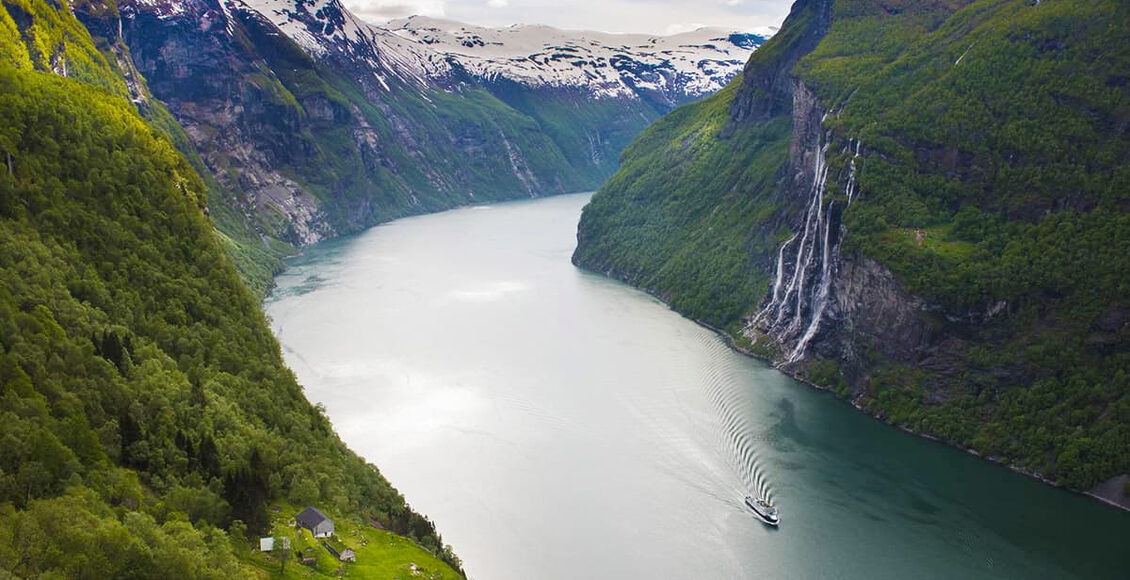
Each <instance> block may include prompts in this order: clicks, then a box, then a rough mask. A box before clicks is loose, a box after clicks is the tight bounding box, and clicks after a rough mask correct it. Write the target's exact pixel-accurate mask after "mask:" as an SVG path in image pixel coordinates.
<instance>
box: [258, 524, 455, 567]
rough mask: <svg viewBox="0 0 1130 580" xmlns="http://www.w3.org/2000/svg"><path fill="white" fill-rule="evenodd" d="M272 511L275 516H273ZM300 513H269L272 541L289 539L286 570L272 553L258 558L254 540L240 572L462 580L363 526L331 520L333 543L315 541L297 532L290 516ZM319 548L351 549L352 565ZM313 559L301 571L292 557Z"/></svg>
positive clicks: (405, 544)
mask: <svg viewBox="0 0 1130 580" xmlns="http://www.w3.org/2000/svg"><path fill="white" fill-rule="evenodd" d="M276 509H277V510H278V511H276ZM299 511H301V508H300V507H294V506H290V505H276V506H274V507H272V509H271V535H272V536H274V537H276V538H278V537H280V536H282V537H288V538H290V545H291V554H290V557H289V559H287V561H286V566H285V570H284V567H283V566H282V563H281V562H280V561H279V559H278V558H277V557H276V556H275V555H274V554H273V553H265V552H260V551H259V550H258V547H259V542H258V540H255V541H254V542H252V545H251V546H250V548H251V549H250V550H248V551H246V552H245V554H244V555H243V556H242V557H241V562H242V563H243V565H244V568H245V569H247V570H248V571H250V572H251V573H252V575H253V576H255V577H257V578H295V579H306V578H342V577H344V578H372V579H381V580H416V579H420V580H459V579H461V578H462V576H460V575H459V574H458V573H457V572H456V571H455V570H453V569H452V568H451V567H450V566H448V565H447V564H445V563H443V562H441V561H440V560H438V559H437V558H436V557H435V556H433V555H432V554H431V553H430V552H428V551H427V550H425V549H424V548H422V547H421V546H419V545H418V544H416V543H415V542H413V541H412V540H411V539H409V538H405V537H403V536H398V535H396V534H394V533H391V532H387V531H385V530H381V529H378V528H375V527H373V526H372V525H369V524H366V523H362V522H350V521H345V520H341V519H338V518H337V517H336V514H332V513H328V512H327V514H326V515H328V516H330V518H331V519H333V520H334V527H335V530H334V531H335V533H334V536H333V537H332V538H326V539H315V538H314V537H313V535H311V534H310V531H309V530H306V529H301V528H297V527H295V525H294V516H295V514H297V513H298V512H299ZM322 542H326V543H328V544H329V545H330V546H332V547H333V548H334V549H335V550H338V552H339V553H340V552H341V551H342V550H344V549H345V548H352V549H353V551H354V552H356V554H357V561H356V562H352V563H342V562H339V561H338V559H337V558H336V557H334V555H333V554H331V553H330V552H329V550H327V549H326V548H325V547H324V546H323V545H322ZM295 552H298V553H301V554H303V557H312V558H314V561H315V562H314V564H313V565H303V564H302V563H301V562H300V561H299V557H298V555H297V553H295Z"/></svg>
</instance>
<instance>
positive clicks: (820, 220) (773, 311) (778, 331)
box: [747, 115, 861, 364]
mask: <svg viewBox="0 0 1130 580" xmlns="http://www.w3.org/2000/svg"><path fill="white" fill-rule="evenodd" d="M824 117H825V118H826V117H827V115H825V116H824ZM823 120H824V119H822V120H821V122H823ZM831 142H832V136H831V133H830V132H829V133H827V134H824V135H820V136H819V137H818V141H817V143H816V149H815V151H814V153H815V155H814V159H813V171H812V175H813V178H812V187H811V188H810V190H809V191H810V194H809V199H808V203H807V205H806V207H805V214H804V220H803V224H804V227H803V229H802V230H801V231H800V232H798V233H796V234H794V235H793V236H792V237H790V238H789V239H788V240H786V241H785V242H784V243H783V244H781V247H780V248H779V249H778V250H777V268H776V277H775V278H774V281H773V291H772V294H771V296H770V297H769V303H768V304H767V305H766V306H765V307H764V308H763V309H762V310H761V311H760V312H758V313H757V315H756V316H754V317H753V318H752V319H751V320H750V322H749V324H748V326H747V331H750V330H752V331H754V332H756V333H759V334H763V335H767V336H770V337H772V338H773V340H774V341H775V342H776V343H777V344H778V345H780V346H782V347H785V348H787V352H788V355H787V356H786V357H785V359H784V361H782V364H790V363H795V362H797V361H798V360H800V359H801V358H802V357H803V356H804V354H805V352H806V350H807V348H808V346H809V344H810V343H811V341H812V339H813V338H815V336H816V335H817V333H818V332H819V331H820V325H821V323H822V322H823V320H824V317H825V314H826V313H827V310H828V304H829V303H830V302H831V298H832V284H833V281H834V279H835V274H836V266H837V264H838V262H839V252H838V250H839V241H840V240H841V239H842V238H843V233H844V228H843V225H842V224H841V225H840V227H839V228H838V231H837V232H836V234H837V235H833V232H832V229H833V221H834V219H835V215H836V212H835V211H834V210H835V209H836V202H835V201H831V202H828V203H827V207H825V201H824V198H825V194H826V192H827V183H828V173H829V167H828V162H827V153H828V148H829V147H830V146H831ZM860 147H861V144H860V142H859V140H857V139H851V140H849V142H848V146H847V148H846V149H845V150H844V153H850V154H851V160H850V162H849V167H848V176H847V182H846V185H845V188H844V193H845V196H846V198H847V202H846V204H843V205H842V206H841V207H843V208H845V209H846V208H847V207H849V206H850V205H851V203H852V201H854V199H855V197H856V196H857V194H858V192H857V184H856V159H857V158H858V157H859V155H860ZM798 237H799V239H800V243H799V244H798V245H797V248H796V253H795V258H794V259H793V261H792V263H791V264H789V263H787V261H786V260H785V251H786V249H787V248H789V246H790V245H791V244H792V243H793V242H794V241H795V240H797V239H798ZM790 266H791V268H792V269H791V272H790V271H788V269H789V267H790ZM786 279H788V284H784V281H785V280H786ZM782 286H784V292H782ZM794 341H795V342H794ZM789 347H791V348H789Z"/></svg>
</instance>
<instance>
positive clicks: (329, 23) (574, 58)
mask: <svg viewBox="0 0 1130 580" xmlns="http://www.w3.org/2000/svg"><path fill="white" fill-rule="evenodd" d="M151 1H153V0H151ZM157 1H159V0H157ZM221 3H224V4H228V5H231V6H233V7H234V6H238V7H240V8H242V9H246V10H250V11H253V12H257V13H259V14H261V15H262V16H263V17H265V18H267V19H268V20H270V21H271V22H272V23H273V24H274V25H275V26H276V27H278V28H279V30H281V31H282V32H283V33H284V34H286V35H287V36H289V37H290V38H291V39H293V40H294V41H295V42H297V43H298V44H299V45H300V46H302V47H303V49H304V50H306V51H307V53H308V54H310V55H311V56H314V57H318V58H322V57H326V56H329V55H331V54H332V55H336V56H339V57H343V58H345V59H348V60H351V61H353V62H356V63H362V62H364V63H367V64H368V65H369V66H370V67H371V68H372V69H373V74H374V75H375V76H376V78H377V79H378V81H379V82H380V84H381V85H382V86H385V87H387V86H388V83H387V82H386V80H387V77H390V76H395V77H397V78H399V79H401V80H402V81H405V82H407V83H409V84H411V85H416V86H418V87H423V86H429V85H435V84H439V85H441V86H446V85H449V84H451V83H453V82H458V81H460V80H461V79H464V78H465V77H466V76H470V77H473V78H476V79H479V80H481V81H485V82H497V81H503V80H506V81H512V82H516V83H519V84H522V85H526V86H532V87H551V88H567V89H581V90H585V91H587V92H589V93H590V94H592V95H593V96H594V97H598V98H639V97H647V98H650V99H657V100H660V101H664V102H666V103H667V104H670V105H672V106H674V105H675V104H678V103H680V102H684V101H686V100H689V99H693V98H697V97H700V96H703V95H706V94H709V93H712V92H714V91H716V90H718V89H720V88H722V87H723V86H724V85H725V84H726V83H727V82H729V81H730V79H732V78H733V77H734V76H735V75H737V74H738V73H739V72H741V70H742V68H743V67H744V65H745V62H746V60H748V59H749V56H750V54H751V53H752V52H753V50H754V49H756V47H757V46H759V45H760V44H761V43H762V42H764V41H765V37H764V36H761V35H756V34H749V33H743V32H740V31H733V30H725V29H720V28H701V29H698V30H694V31H691V32H686V33H682V34H676V35H672V36H652V35H645V34H610V33H603V32H588V31H571V30H569V31H566V30H559V29H556V28H552V27H549V26H542V25H515V26H510V27H507V28H487V27H480V26H473V25H468V24H462V23H459V22H453V21H449V20H441V19H435V18H428V17H423V16H413V17H410V18H404V19H399V20H393V21H391V22H389V23H387V24H385V25H383V26H377V25H373V24H369V23H366V22H364V21H362V20H360V19H359V18H357V17H356V16H354V15H353V14H352V13H350V12H349V11H348V10H347V9H346V8H345V7H344V6H342V5H341V3H340V2H339V1H338V0H221Z"/></svg>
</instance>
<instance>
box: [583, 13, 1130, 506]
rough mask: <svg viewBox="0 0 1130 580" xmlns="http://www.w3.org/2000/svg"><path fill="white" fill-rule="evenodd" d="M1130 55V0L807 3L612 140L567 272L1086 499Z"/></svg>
mask: <svg viewBox="0 0 1130 580" xmlns="http://www.w3.org/2000/svg"><path fill="white" fill-rule="evenodd" d="M1127 70H1130V8H1127V6H1126V5H1125V3H1120V2H1108V1H1104V2H1080V1H1073V0H1046V1H1043V2H1031V1H1022V0H1015V1H1012V0H976V1H974V0H834V1H833V0H800V1H798V2H796V3H795V4H794V5H793V8H792V11H791V13H790V15H789V17H788V19H787V20H786V22H785V25H784V26H783V27H782V29H781V31H780V32H779V33H778V34H777V35H775V36H774V37H773V38H772V39H770V40H769V41H768V42H767V43H766V44H765V45H764V46H763V47H761V48H760V49H759V50H758V51H757V52H755V53H754V54H753V56H752V57H751V58H750V60H749V62H748V64H747V65H746V68H745V72H744V74H743V76H742V77H741V78H740V79H739V80H735V81H733V82H732V83H731V84H730V86H728V87H727V88H726V89H724V90H723V91H721V92H719V93H718V94H716V95H715V96H713V97H710V98H708V99H706V100H704V101H702V102H700V103H695V104H692V105H688V106H685V107H682V108H680V109H677V110H676V111H674V112H673V113H671V114H670V115H668V116H666V117H664V118H663V119H661V120H660V121H659V122H657V123H656V124H655V125H654V126H652V127H651V128H649V129H648V130H647V131H646V132H645V133H644V134H643V135H641V137H640V138H639V139H637V140H636V141H635V142H634V143H633V144H632V145H631V146H629V147H628V149H627V150H626V151H625V154H624V156H623V161H622V166H621V169H620V170H619V171H618V172H617V174H616V175H615V176H614V177H613V178H612V179H610V180H609V182H608V183H607V184H606V185H605V186H604V187H603V188H602V189H601V190H600V191H599V192H598V193H597V194H596V195H595V196H594V198H593V200H592V202H591V203H590V204H589V206H588V207H586V209H585V211H584V214H583V216H582V219H581V224H580V227H579V231H578V241H579V244H578V248H577V251H576V253H575V255H574V261H575V262H576V263H577V264H579V265H582V266H584V267H587V268H590V269H593V270H598V271H602V272H606V273H608V274H609V275H613V276H616V277H619V278H621V279H624V280H627V281H629V282H632V283H634V284H636V285H639V286H641V287H643V288H646V289H647V290H649V291H651V292H653V293H655V294H656V295H658V296H660V297H662V298H663V299H664V300H666V301H667V302H669V303H670V304H671V305H672V306H673V307H674V308H676V309H677V310H679V311H681V312H683V313H685V314H687V315H689V316H692V317H694V318H696V319H699V320H702V321H704V322H707V323H709V324H711V325H714V326H716V327H721V328H724V329H725V330H726V331H727V332H728V333H729V334H730V335H731V336H732V337H734V338H735V341H736V342H737V343H738V344H739V345H741V346H742V347H743V348H745V349H747V350H750V351H752V352H755V353H757V354H759V355H761V356H764V357H766V358H769V359H771V360H772V361H774V362H775V363H777V364H778V366H779V367H780V368H782V369H783V370H785V371H787V372H790V373H793V374H794V375H796V376H799V377H801V378H804V379H805V380H808V381H810V382H812V383H815V384H817V385H820V386H823V387H827V388H831V389H834V390H835V391H836V392H838V393H839V394H841V395H842V396H844V397H847V398H850V399H851V400H852V401H853V403H854V404H855V405H857V406H859V407H861V408H863V409H865V410H867V411H868V412H871V413H873V414H875V415H878V416H880V417H883V418H885V419H887V420H889V421H891V422H893V423H896V424H898V425H900V426H902V427H904V428H907V429H910V430H913V431H915V432H919V433H923V434H927V435H931V436H934V437H937V438H940V439H943V440H945V441H948V442H950V443H953V444H955V445H959V446H961V447H965V448H968V449H971V450H974V451H976V452H977V453H980V454H983V455H985V456H987V457H989V458H992V459H994V460H997V461H1000V462H1002V463H1006V464H1009V465H1011V466H1013V467H1015V468H1017V469H1020V470H1023V471H1026V472H1029V473H1033V474H1037V475H1039V476H1041V477H1043V478H1046V479H1047V480H1049V481H1052V482H1055V483H1057V484H1060V485H1065V486H1069V487H1071V488H1074V489H1081V490H1086V489H1090V488H1091V487H1092V486H1095V485H1096V484H1098V483H1099V482H1102V481H1104V480H1107V479H1108V478H1112V477H1114V476H1117V475H1118V474H1125V473H1127V472H1130V396H1128V395H1130V292H1128V290H1130V288H1128V286H1127V284H1130V214H1128V210H1130V81H1128V77H1127V75H1126V71H1127ZM1120 494H1121V490H1119V494H1116V495H1120ZM1108 495H1109V494H1108ZM1108 499H1112V500H1115V501H1119V502H1125V501H1126V499H1127V497H1110V498H1108Z"/></svg>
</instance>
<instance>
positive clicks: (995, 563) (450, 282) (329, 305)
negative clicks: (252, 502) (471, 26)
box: [266, 195, 1130, 580]
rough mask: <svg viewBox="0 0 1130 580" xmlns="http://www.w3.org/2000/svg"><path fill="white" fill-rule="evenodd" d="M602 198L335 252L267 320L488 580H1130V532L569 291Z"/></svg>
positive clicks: (1112, 518) (413, 222) (705, 340)
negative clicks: (759, 508) (587, 214)
mask: <svg viewBox="0 0 1130 580" xmlns="http://www.w3.org/2000/svg"><path fill="white" fill-rule="evenodd" d="M587 199H588V196H587V195H572V196H562V197H556V198H548V199H543V200H535V201H529V202H519V203H509V204H500V205H496V206H486V207H478V208H470V209H462V210H456V211H451V212H446V213H441V214H435V215H430V216H423V217H415V218H409V219H403V220H398V221H396V222H392V223H390V224H386V225H383V226H380V227H377V228H374V229H372V230H370V231H368V232H366V233H364V234H362V235H359V236H356V237H352V238H347V239H342V240H336V241H332V242H328V243H324V244H321V245H318V246H315V247H312V248H309V249H308V250H307V251H306V253H305V256H303V257H302V258H299V259H296V260H294V261H293V262H292V263H291V264H290V268H289V270H288V271H287V272H286V273H284V274H283V275H281V276H279V278H278V280H277V282H278V288H277V290H276V291H275V293H274V294H273V295H272V296H271V298H270V299H268V301H267V304H266V307H267V311H268V314H269V315H270V316H271V317H272V326H273V328H274V330H275V333H276V335H277V336H278V337H279V340H280V341H281V343H282V345H283V348H284V355H285V357H286V360H287V362H288V363H289V364H290V366H291V367H292V368H293V369H294V371H295V373H296V374H297V375H298V378H299V380H300V381H301V382H302V384H303V385H304V386H305V388H306V393H307V397H308V398H309V399H310V400H311V401H313V402H322V403H324V404H325V405H326V409H327V412H328V414H329V416H330V417H331V418H332V420H333V422H334V425H335V427H336V428H337V430H338V433H340V434H341V436H342V438H343V439H344V440H345V441H346V442H347V443H348V444H349V445H350V446H351V447H352V448H353V449H354V450H356V451H357V452H359V453H360V454H362V455H363V456H364V457H365V458H366V459H368V460H369V461H371V462H373V463H375V464H376V465H378V466H379V467H380V468H381V470H382V472H383V473H384V474H385V475H386V476H388V478H389V479H390V480H391V481H392V482H393V483H394V484H395V485H396V486H397V487H398V488H399V489H400V491H401V492H402V493H403V494H404V495H405V496H406V497H407V499H408V501H409V503H411V504H412V506H413V507H414V508H416V509H418V510H420V511H422V512H423V513H425V514H427V515H428V516H430V517H431V518H432V519H433V520H434V521H435V522H436V524H437V527H438V529H439V530H440V532H441V533H442V534H443V536H444V540H445V541H447V542H449V543H451V544H453V545H454V547H455V549H456V551H457V553H458V554H459V555H460V556H461V557H462V558H463V559H464V561H465V564H466V569H467V571H468V573H469V575H470V576H471V577H472V578H475V579H477V580H490V579H498V580H511V579H526V578H561V579H580V578H892V579H893V578H898V579H914V578H1127V577H1130V555H1128V554H1130V551H1128V550H1127V549H1126V547H1127V541H1128V539H1130V514H1127V513H1123V512H1119V511H1116V510H1113V509H1110V508H1108V507H1106V506H1103V505H1101V504H1099V503H1097V502H1095V501H1093V500H1090V499H1088V498H1084V497H1080V496H1076V495H1073V494H1069V493H1065V492H1062V491H1059V490H1056V489H1053V488H1051V487H1048V486H1045V485H1043V484H1040V483H1038V482H1036V481H1034V480H1031V479H1029V478H1026V477H1024V476H1021V475H1018V474H1015V473H1013V472H1010V471H1008V470H1006V469H1003V468H1001V467H998V466H995V465H992V464H989V463H987V462H984V461H981V460H979V459H977V458H975V457H972V456H970V455H967V454H965V453H962V452H959V451H956V450H954V449H951V448H949V447H946V446H944V445H940V444H937V443H933V442H930V441H927V440H924V439H921V438H918V437H914V436H911V435H908V434H905V433H902V432H900V431H898V430H896V429H894V428H891V427H889V426H887V425H884V424H882V423H880V422H878V421H876V420H874V419H871V418H869V417H867V416H865V415H863V414H862V413H860V412H858V411H856V410H855V409H853V408H851V407H850V406H849V405H847V404H846V403H844V402H843V401H839V400H837V399H835V398H834V397H832V396H830V395H828V394H827V393H822V392H819V391H816V390H813V389H811V388H809V387H807V386H805V385H803V384H800V383H798V382H796V381H794V380H792V379H790V378H788V377H786V376H784V375H782V374H780V373H778V372H777V371H775V370H773V369H772V368H770V367H769V366H767V365H766V364H764V363H762V362H760V361H757V360H753V359H750V358H747V357H744V356H741V355H738V354H736V353H734V352H732V351H731V350H729V349H728V348H727V347H726V346H725V344H724V343H723V342H722V341H721V339H719V338H718V337H717V336H715V335H714V334H713V333H711V332H709V331H707V330H705V329H703V328H701V327H699V326H697V325H696V324H694V323H692V322H690V321H687V320H685V319H683V318H681V317H680V316H678V315H677V314H675V313H673V312H671V311H670V310H668V309H667V308H666V307H665V306H664V305H663V304H661V303H659V302H658V301H656V300H655V299H653V298H651V297H650V296H648V295H646V294H644V293H642V292H639V291H637V290H634V289H632V288H630V287H627V286H625V285H622V284H619V283H617V282H613V281H610V280H607V279H605V278H603V277H601V276H598V275H594V274H591V273H586V272H583V271H580V270H578V269H576V268H574V267H573V266H572V265H571V264H570V263H569V257H570V255H571V253H572V251H573V247H574V245H575V231H576V222H577V219H578V217H579V215H580V210H581V208H582V206H583V205H584V203H585V202H586V201H587ZM752 493H762V494H765V495H768V496H770V497H771V498H772V500H773V502H774V503H775V504H776V505H777V506H778V507H779V508H780V510H781V518H782V522H781V526H780V528H779V529H772V528H769V527H767V526H765V525H763V524H761V523H760V522H758V521H757V520H755V519H754V517H753V516H752V514H751V513H750V512H749V511H748V510H747V509H746V508H745V507H744V506H743V502H742V500H743V498H744V496H746V495H749V494H752Z"/></svg>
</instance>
